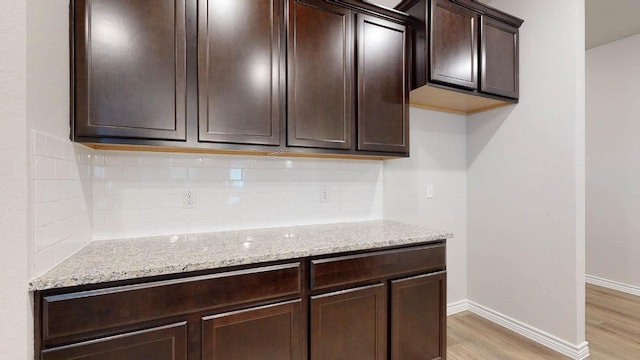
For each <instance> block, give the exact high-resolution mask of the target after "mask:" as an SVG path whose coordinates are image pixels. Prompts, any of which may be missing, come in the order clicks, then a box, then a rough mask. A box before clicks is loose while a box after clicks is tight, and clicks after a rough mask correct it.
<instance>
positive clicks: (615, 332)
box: [447, 285, 640, 360]
mask: <svg viewBox="0 0 640 360" xmlns="http://www.w3.org/2000/svg"><path fill="white" fill-rule="evenodd" d="M586 295H587V306H586V320H587V324H586V330H587V341H588V342H589V349H590V351H591V357H590V359H592V360H640V298H639V297H637V296H632V295H628V294H624V293H621V292H617V291H613V290H609V289H605V288H601V287H598V286H594V285H587V292H586ZM447 332H448V334H447V342H448V344H447V359H449V360H520V359H522V360H528V359H532V360H533V359H536V360H537V359H540V360H555V359H558V360H565V359H568V358H567V357H565V356H563V355H561V354H559V353H557V352H554V351H552V350H550V349H548V348H546V347H544V346H542V345H539V344H538V343H536V342H534V341H531V340H529V339H527V338H525V337H523V336H520V335H518V334H516V333H513V332H511V331H509V330H507V329H505V328H503V327H501V326H499V325H496V324H494V323H492V322H490V321H488V320H485V319H483V318H481V317H479V316H477V315H475V314H472V313H470V312H463V313H460V314H456V315H453V316H450V317H449V318H448V327H447Z"/></svg>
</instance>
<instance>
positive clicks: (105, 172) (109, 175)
mask: <svg viewBox="0 0 640 360" xmlns="http://www.w3.org/2000/svg"><path fill="white" fill-rule="evenodd" d="M123 173H124V171H123V168H122V167H121V166H94V167H93V178H94V179H98V180H120V179H123Z"/></svg>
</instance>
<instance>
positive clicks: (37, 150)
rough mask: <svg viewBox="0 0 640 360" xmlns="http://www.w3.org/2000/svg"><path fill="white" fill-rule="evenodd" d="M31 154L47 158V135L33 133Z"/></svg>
mask: <svg viewBox="0 0 640 360" xmlns="http://www.w3.org/2000/svg"><path fill="white" fill-rule="evenodd" d="M32 139H33V154H34V155H39V156H47V135H45V134H43V133H41V132H38V131H33V137H32Z"/></svg>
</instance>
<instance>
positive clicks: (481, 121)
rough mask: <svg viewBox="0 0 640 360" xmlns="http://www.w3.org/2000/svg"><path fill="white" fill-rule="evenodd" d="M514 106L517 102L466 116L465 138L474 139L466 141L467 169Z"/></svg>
mask: <svg viewBox="0 0 640 360" xmlns="http://www.w3.org/2000/svg"><path fill="white" fill-rule="evenodd" d="M516 106H517V104H514V105H508V106H504V107H500V108H497V109H493V110H489V111H484V112H481V113H477V114H473V115H470V116H469V117H467V119H468V121H467V139H469V138H474V139H475V141H473V142H469V141H467V169H468V168H470V167H471V165H473V163H474V161H475V160H476V158H477V157H478V155H480V153H482V150H483V149H484V148H485V147H486V146H487V144H488V143H489V142H490V141H491V139H492V138H493V136H494V135H495V134H496V133H497V132H498V129H500V127H501V126H502V124H504V122H505V120H507V118H508V117H509V116H510V115H511V113H512V112H513V110H514V109H515V108H516Z"/></svg>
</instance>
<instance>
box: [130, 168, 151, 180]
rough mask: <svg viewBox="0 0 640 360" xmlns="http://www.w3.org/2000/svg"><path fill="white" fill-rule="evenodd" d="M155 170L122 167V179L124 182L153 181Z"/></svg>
mask: <svg viewBox="0 0 640 360" xmlns="http://www.w3.org/2000/svg"><path fill="white" fill-rule="evenodd" d="M155 178H156V168H155V167H149V166H123V167H122V179H124V180H154V179H155Z"/></svg>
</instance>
